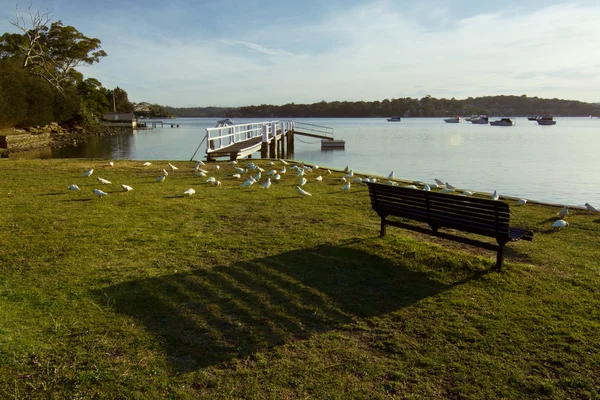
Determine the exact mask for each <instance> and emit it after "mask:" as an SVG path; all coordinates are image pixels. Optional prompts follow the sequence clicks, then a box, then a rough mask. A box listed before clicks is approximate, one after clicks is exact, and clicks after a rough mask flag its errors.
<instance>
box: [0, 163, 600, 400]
mask: <svg viewBox="0 0 600 400" xmlns="http://www.w3.org/2000/svg"><path fill="white" fill-rule="evenodd" d="M175 164H176V165H177V166H178V167H179V168H180V169H179V170H178V171H174V172H171V173H170V175H169V176H168V177H167V178H166V180H165V181H164V182H163V183H155V179H156V178H157V177H158V176H159V174H160V171H161V170H162V169H163V168H167V169H168V167H167V163H166V162H159V161H155V162H153V164H152V165H150V166H147V167H145V166H143V165H142V162H139V161H136V162H124V161H122V162H121V161H119V162H116V164H115V166H113V167H109V166H108V165H107V163H106V162H104V161H89V160H42V161H40V160H34V161H13V160H0V196H1V197H2V212H1V213H0V227H1V229H0V398H27V399H31V398H51V397H54V398H64V397H69V398H240V397H243V398H368V399H373V398H389V397H399V398H473V399H481V398H540V397H548V398H550V397H551V398H597V397H598V396H600V392H599V389H598V382H600V311H599V310H600V289H599V286H600V279H599V277H600V274H599V262H598V259H599V256H600V250H598V249H599V248H600V234H599V233H600V216H599V215H588V214H587V213H585V212H582V211H579V212H573V213H571V215H570V216H569V218H568V221H569V222H570V226H569V227H568V228H566V229H565V230H563V231H558V232H555V231H553V230H552V229H550V226H551V224H552V222H553V221H554V220H556V218H557V217H556V213H557V212H558V209H557V208H552V207H547V206H541V205H533V204H528V205H526V206H524V207H518V206H516V205H515V203H514V202H511V210H512V213H513V216H512V218H513V224H514V225H517V226H527V227H530V228H532V229H534V230H535V232H536V234H535V237H534V240H533V242H522V243H521V242H517V243H513V244H511V245H510V246H509V247H510V250H509V251H508V252H507V253H508V254H507V258H506V261H505V266H504V269H503V270H502V271H501V272H492V271H490V270H491V268H492V267H493V265H494V263H495V254H494V253H492V252H488V251H480V250H478V249H474V248H471V247H468V246H467V247H465V246H462V245H459V244H456V243H453V242H447V241H440V242H439V243H438V242H434V241H433V239H432V238H430V237H423V236H420V235H418V234H413V233H409V232H406V231H402V230H399V229H394V228H389V229H388V232H389V233H388V235H387V236H386V237H385V238H384V239H380V238H378V233H379V231H378V230H379V219H378V217H377V216H376V214H375V213H374V212H373V211H371V209H370V204H369V198H368V193H367V188H366V187H365V186H362V185H358V184H356V185H353V187H352V189H351V191H350V192H342V191H341V190H340V188H341V186H342V185H341V183H340V182H339V178H340V177H341V176H342V174H341V173H333V174H332V175H327V174H323V178H324V180H323V182H321V183H316V182H315V179H314V178H315V177H316V176H317V175H318V174H317V173H314V172H313V173H309V174H308V176H307V179H308V181H309V183H307V184H306V186H305V187H306V190H307V191H308V192H310V193H312V195H313V196H312V197H305V198H301V197H299V196H298V195H297V193H296V191H295V189H294V187H295V186H296V185H297V182H298V180H299V178H296V177H292V176H291V174H290V172H288V174H287V175H286V176H284V177H283V179H282V182H280V183H278V184H273V185H272V187H271V188H270V189H269V190H261V189H260V187H259V186H258V185H253V186H251V187H249V188H244V189H243V188H240V187H239V184H240V183H241V181H240V180H234V179H232V178H231V177H230V175H231V174H233V173H234V172H233V168H232V167H231V166H229V165H227V164H226V163H223V164H220V165H221V169H220V170H219V171H218V172H215V168H214V164H213V165H209V166H207V167H205V168H206V169H208V170H210V172H211V173H210V175H211V176H216V177H217V179H219V180H220V181H221V182H222V185H220V186H214V185H210V184H207V183H205V179H206V178H199V177H197V176H195V175H194V173H193V172H192V167H193V165H194V163H187V162H177V163H175ZM265 164H266V161H259V165H261V166H263V167H265V168H268V167H266V166H265ZM277 164H278V165H277V167H278V168H281V165H280V164H279V163H278V162H277ZM92 167H93V168H94V169H95V172H94V174H93V175H92V176H91V177H88V178H83V177H81V174H82V173H83V172H84V171H86V170H88V169H89V168H92ZM287 168H288V171H289V166H288V167H287ZM267 170H268V169H267ZM253 175H254V174H253ZM96 177H102V178H105V179H108V180H110V181H111V182H112V184H111V185H100V184H99V182H98V181H97V180H96ZM71 184H77V185H79V186H80V188H81V190H80V191H76V192H71V191H68V190H67V188H68V187H69V185H71ZM120 184H127V185H130V186H132V187H133V188H134V190H133V191H131V192H122V191H121V188H120ZM190 187H192V188H194V189H195V190H196V195H194V196H192V197H183V196H182V194H183V192H184V190H186V189H187V188H190ZM93 188H99V189H103V190H105V191H106V192H108V193H109V194H108V195H107V196H105V197H103V198H97V197H96V196H94V195H93V194H92V189H93Z"/></svg>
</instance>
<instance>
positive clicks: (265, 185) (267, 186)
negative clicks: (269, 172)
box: [261, 178, 271, 189]
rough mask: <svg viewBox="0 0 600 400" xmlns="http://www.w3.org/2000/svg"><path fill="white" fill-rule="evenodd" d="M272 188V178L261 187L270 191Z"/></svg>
mask: <svg viewBox="0 0 600 400" xmlns="http://www.w3.org/2000/svg"><path fill="white" fill-rule="evenodd" d="M270 187H271V178H267V180H266V181H265V183H263V185H262V186H261V188H262V189H268V188H270Z"/></svg>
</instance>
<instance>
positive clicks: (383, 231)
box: [379, 218, 385, 237]
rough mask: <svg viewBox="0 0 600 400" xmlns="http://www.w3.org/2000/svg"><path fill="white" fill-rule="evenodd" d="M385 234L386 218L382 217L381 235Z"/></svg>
mask: <svg viewBox="0 0 600 400" xmlns="http://www.w3.org/2000/svg"><path fill="white" fill-rule="evenodd" d="M384 236H385V218H381V230H380V231H379V237H384Z"/></svg>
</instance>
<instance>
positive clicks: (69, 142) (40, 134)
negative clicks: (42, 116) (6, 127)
mask: <svg viewBox="0 0 600 400" xmlns="http://www.w3.org/2000/svg"><path fill="white" fill-rule="evenodd" d="M131 130H132V128H130V127H120V126H104V125H100V126H96V127H87V128H85V127H83V126H80V125H74V126H72V127H70V128H63V127H61V126H60V125H59V124H57V123H56V122H52V123H50V124H49V125H45V126H35V127H28V128H25V129H23V130H21V129H19V130H17V129H15V131H16V132H23V133H16V134H11V135H0V149H5V152H9V153H12V152H19V151H27V150H33V149H38V148H42V147H51V148H59V147H66V146H77V145H80V144H83V143H85V142H87V141H88V140H89V139H90V138H91V137H93V136H112V135H118V134H120V133H125V132H131Z"/></svg>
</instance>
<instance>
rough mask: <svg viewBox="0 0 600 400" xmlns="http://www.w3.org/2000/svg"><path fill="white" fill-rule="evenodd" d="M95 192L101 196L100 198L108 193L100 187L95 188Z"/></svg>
mask: <svg viewBox="0 0 600 400" xmlns="http://www.w3.org/2000/svg"><path fill="white" fill-rule="evenodd" d="M93 192H94V194H95V195H96V196H98V197H100V198H102V197H103V196H106V195H107V193H106V192H103V191H102V190H100V189H94V190H93Z"/></svg>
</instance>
